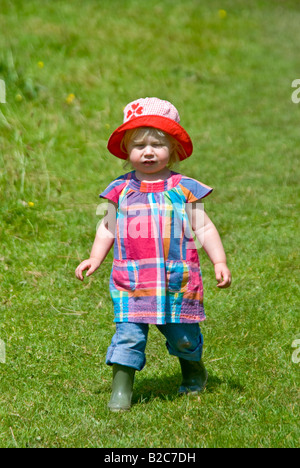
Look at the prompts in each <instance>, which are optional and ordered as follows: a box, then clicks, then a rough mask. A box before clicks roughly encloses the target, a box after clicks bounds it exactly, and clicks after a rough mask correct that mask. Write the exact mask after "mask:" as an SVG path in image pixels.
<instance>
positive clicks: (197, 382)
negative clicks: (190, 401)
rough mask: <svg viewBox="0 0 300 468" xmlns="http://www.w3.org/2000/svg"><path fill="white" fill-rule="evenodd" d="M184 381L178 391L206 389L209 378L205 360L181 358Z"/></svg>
mask: <svg viewBox="0 0 300 468" xmlns="http://www.w3.org/2000/svg"><path fill="white" fill-rule="evenodd" d="M179 362H180V366H181V372H182V382H181V386H180V388H179V390H178V393H180V394H183V393H200V392H202V391H203V390H204V388H205V386H206V382H207V378H208V373H207V370H206V369H205V366H204V364H203V361H202V359H201V361H198V362H195V361H188V360H187V359H182V358H179Z"/></svg>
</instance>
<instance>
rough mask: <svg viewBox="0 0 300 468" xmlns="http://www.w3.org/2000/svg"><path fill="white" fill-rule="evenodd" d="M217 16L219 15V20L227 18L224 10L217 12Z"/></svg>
mask: <svg viewBox="0 0 300 468" xmlns="http://www.w3.org/2000/svg"><path fill="white" fill-rule="evenodd" d="M218 15H219V17H220V18H221V19H224V18H226V16H227V11H226V10H219V11H218Z"/></svg>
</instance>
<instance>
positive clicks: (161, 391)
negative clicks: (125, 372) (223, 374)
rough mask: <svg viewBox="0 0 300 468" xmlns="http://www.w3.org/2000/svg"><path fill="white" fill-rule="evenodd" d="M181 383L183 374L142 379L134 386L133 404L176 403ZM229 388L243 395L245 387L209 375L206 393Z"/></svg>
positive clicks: (231, 380) (230, 379) (233, 381)
mask: <svg viewBox="0 0 300 468" xmlns="http://www.w3.org/2000/svg"><path fill="white" fill-rule="evenodd" d="M180 383H181V374H180V373H176V374H174V375H173V376H168V377H167V376H164V377H154V378H151V379H150V378H140V379H139V380H138V381H137V382H136V383H135V386H134V394H133V400H132V403H133V404H136V403H140V402H141V401H142V402H143V403H148V402H150V401H152V400H153V399H156V398H159V399H161V400H167V401H174V400H176V399H177V398H181V395H179V394H178V388H179V386H180ZM222 385H224V386H227V387H228V388H229V389H230V390H233V391H235V392H238V393H243V391H244V386H243V385H241V383H240V382H239V381H237V380H235V379H233V378H231V377H230V378H224V379H221V378H219V377H217V376H216V375H212V374H209V376H208V381H207V385H206V388H205V392H206V393H215V392H218V389H219V387H220V386H222Z"/></svg>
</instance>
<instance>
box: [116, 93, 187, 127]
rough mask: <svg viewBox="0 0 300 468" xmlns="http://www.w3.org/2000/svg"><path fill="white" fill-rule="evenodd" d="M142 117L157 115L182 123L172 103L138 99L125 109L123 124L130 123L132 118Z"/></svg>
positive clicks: (152, 99)
mask: <svg viewBox="0 0 300 468" xmlns="http://www.w3.org/2000/svg"><path fill="white" fill-rule="evenodd" d="M141 115H156V116H160V117H166V118H168V119H171V120H174V121H175V122H177V123H179V122H180V117H179V113H178V110H177V109H176V107H174V106H173V104H171V103H170V102H168V101H163V100H161V99H158V98H148V97H147V98H145V99H137V100H136V101H133V102H130V103H129V104H127V106H126V107H125V109H124V120H123V123H126V122H128V121H129V120H131V119H132V118H135V117H140V116H141Z"/></svg>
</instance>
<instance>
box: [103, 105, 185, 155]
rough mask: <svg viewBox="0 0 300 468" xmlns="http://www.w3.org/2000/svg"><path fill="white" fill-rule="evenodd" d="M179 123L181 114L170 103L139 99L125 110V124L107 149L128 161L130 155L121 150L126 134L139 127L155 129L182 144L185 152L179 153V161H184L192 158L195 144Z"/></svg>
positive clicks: (117, 131)
mask: <svg viewBox="0 0 300 468" xmlns="http://www.w3.org/2000/svg"><path fill="white" fill-rule="evenodd" d="M179 122H180V117H179V113H178V111H177V109H176V107H174V106H173V104H171V103H170V102H168V101H163V100H161V99H158V98H155V97H152V98H148V97H147V98H145V99H137V100H136V101H133V102H130V103H129V104H127V106H126V107H125V108H124V120H123V124H122V125H121V126H120V127H118V128H117V129H116V130H115V131H114V132H113V133H112V135H111V136H110V138H109V140H108V144H107V148H108V150H109V151H110V152H111V153H112V154H113V155H114V156H117V157H118V158H120V159H127V158H128V153H127V152H125V151H124V150H123V149H122V148H121V143H122V140H123V138H124V135H125V132H126V131H127V130H133V129H134V128H138V127H153V128H157V129H159V130H162V131H163V132H165V133H168V134H169V135H171V136H172V137H173V138H175V140H177V141H178V142H179V143H180V144H181V146H182V148H183V150H184V151H182V152H179V159H180V161H182V160H183V159H186V158H188V157H189V156H191V154H192V152H193V144H192V140H191V138H190V136H189V135H188V133H187V132H186V131H185V130H184V128H183V127H182V126H181V125H180V124H179Z"/></svg>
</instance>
